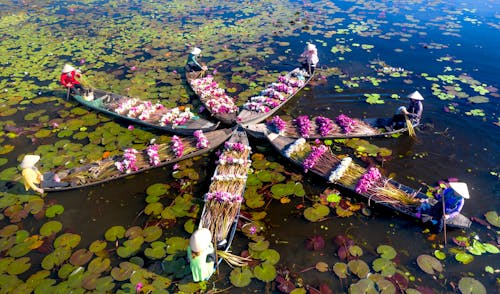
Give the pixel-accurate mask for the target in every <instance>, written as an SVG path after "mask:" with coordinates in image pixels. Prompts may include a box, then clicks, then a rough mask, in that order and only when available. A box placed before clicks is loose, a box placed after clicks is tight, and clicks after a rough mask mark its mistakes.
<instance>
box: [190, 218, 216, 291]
mask: <svg viewBox="0 0 500 294" xmlns="http://www.w3.org/2000/svg"><path fill="white" fill-rule="evenodd" d="M187 255H188V260H189V265H190V267H191V274H192V275H193V281H195V282H200V281H205V280H208V279H209V278H210V277H211V276H212V274H213V273H214V271H215V250H214V247H213V244H212V233H211V232H210V230H209V229H205V228H201V229H198V230H196V231H195V232H194V233H193V235H191V238H190V239H189V246H188V249H187Z"/></svg>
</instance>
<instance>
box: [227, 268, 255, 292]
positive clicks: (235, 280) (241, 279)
mask: <svg viewBox="0 0 500 294" xmlns="http://www.w3.org/2000/svg"><path fill="white" fill-rule="evenodd" d="M252 277H253V274H252V271H251V270H250V269H249V268H248V267H242V268H235V269H233V270H232V271H231V273H230V275H229V280H230V281H231V284H233V286H235V287H238V288H243V287H246V286H248V285H250V282H251V281H252Z"/></svg>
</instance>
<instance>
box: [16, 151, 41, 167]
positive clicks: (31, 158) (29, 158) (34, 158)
mask: <svg viewBox="0 0 500 294" xmlns="http://www.w3.org/2000/svg"><path fill="white" fill-rule="evenodd" d="M39 160H40V156H39V155H33V154H28V155H25V156H24V158H23V161H22V162H21V164H20V165H19V167H20V168H22V169H25V168H30V167H33V166H35V164H36V163H37V162H38V161H39Z"/></svg>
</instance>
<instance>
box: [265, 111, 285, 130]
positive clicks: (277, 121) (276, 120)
mask: <svg viewBox="0 0 500 294" xmlns="http://www.w3.org/2000/svg"><path fill="white" fill-rule="evenodd" d="M268 126H269V127H270V128H272V129H273V132H275V133H278V134H279V133H281V132H283V131H284V130H285V128H286V122H285V121H284V120H282V119H281V117H279V116H278V115H276V116H274V117H273V118H272V119H271V121H270V122H269V124H268Z"/></svg>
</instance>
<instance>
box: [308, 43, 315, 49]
mask: <svg viewBox="0 0 500 294" xmlns="http://www.w3.org/2000/svg"><path fill="white" fill-rule="evenodd" d="M307 50H316V45H314V44H312V43H309V44H307Z"/></svg>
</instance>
